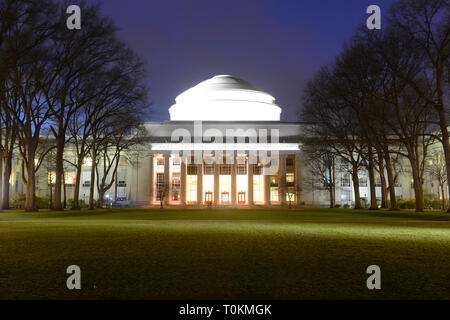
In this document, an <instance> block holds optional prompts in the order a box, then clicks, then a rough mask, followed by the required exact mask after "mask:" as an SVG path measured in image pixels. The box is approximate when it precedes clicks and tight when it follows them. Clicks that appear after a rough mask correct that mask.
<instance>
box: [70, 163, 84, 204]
mask: <svg viewBox="0 0 450 320" xmlns="http://www.w3.org/2000/svg"><path fill="white" fill-rule="evenodd" d="M82 161H83V159H81V161H80V159H78V162H77V167H76V177H75V185H74V190H73V204H72V208H71V209H72V210H80V202H79V199H80V183H81V168H82V165H81V164H82Z"/></svg>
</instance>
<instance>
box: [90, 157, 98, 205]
mask: <svg viewBox="0 0 450 320" xmlns="http://www.w3.org/2000/svg"><path fill="white" fill-rule="evenodd" d="M96 161H97V157H96V154H95V150H94V149H93V151H92V165H91V185H90V188H89V210H94V182H95V166H96V165H97V162H96Z"/></svg>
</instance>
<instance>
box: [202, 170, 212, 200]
mask: <svg viewBox="0 0 450 320" xmlns="http://www.w3.org/2000/svg"><path fill="white" fill-rule="evenodd" d="M203 194H204V199H203V201H204V203H206V204H208V203H210V202H212V201H214V175H212V174H208V175H204V176H203Z"/></svg>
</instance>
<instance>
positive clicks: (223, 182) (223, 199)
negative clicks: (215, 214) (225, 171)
mask: <svg viewBox="0 0 450 320" xmlns="http://www.w3.org/2000/svg"><path fill="white" fill-rule="evenodd" d="M219 183H220V185H219V188H220V203H222V204H229V203H230V202H231V199H230V194H231V176H230V175H221V176H220V178H219Z"/></svg>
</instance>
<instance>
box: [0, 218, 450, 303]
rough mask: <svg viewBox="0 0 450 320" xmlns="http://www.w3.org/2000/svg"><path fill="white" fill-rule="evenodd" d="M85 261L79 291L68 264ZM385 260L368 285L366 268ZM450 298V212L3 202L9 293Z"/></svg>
mask: <svg viewBox="0 0 450 320" xmlns="http://www.w3.org/2000/svg"><path fill="white" fill-rule="evenodd" d="M73 264H75V265H78V266H80V268H81V282H82V289H81V290H72V291H70V290H68V289H67V288H66V279H67V277H68V275H67V274H66V268H67V267H68V266H69V265H73ZM373 264H375V265H379V266H380V268H381V287H382V289H381V290H368V289H367V287H366V279H367V277H368V276H369V275H368V274H366V268H367V266H369V265H373ZM80 298H81V299H450V215H448V214H440V213H431V212H430V213H424V214H417V213H414V212H403V211H402V212H396V213H392V212H388V211H376V212H375V211H368V210H360V211H355V210H352V209H314V210H312V209H310V210H294V209H293V210H277V209H271V210H268V209H267V210H264V209H261V210H250V209H247V210H174V209H164V210H159V209H117V210H107V209H104V210H97V211H94V212H89V211H81V212H75V211H74V212H72V211H65V212H49V211H41V212H38V213H24V212H20V211H7V212H3V213H0V299H80Z"/></svg>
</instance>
